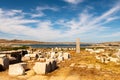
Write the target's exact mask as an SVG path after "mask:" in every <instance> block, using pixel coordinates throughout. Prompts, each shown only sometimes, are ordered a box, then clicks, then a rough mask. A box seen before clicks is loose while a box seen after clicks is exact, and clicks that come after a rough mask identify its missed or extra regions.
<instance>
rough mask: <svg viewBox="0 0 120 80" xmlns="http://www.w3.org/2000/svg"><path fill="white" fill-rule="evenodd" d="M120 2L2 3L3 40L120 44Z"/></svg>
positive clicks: (0, 25)
mask: <svg viewBox="0 0 120 80" xmlns="http://www.w3.org/2000/svg"><path fill="white" fill-rule="evenodd" d="M119 5H120V0H29V1H28V0H0V38H4V39H22V40H36V41H70V42H71V41H75V39H76V38H80V39H81V41H82V42H107V41H120V6H119Z"/></svg>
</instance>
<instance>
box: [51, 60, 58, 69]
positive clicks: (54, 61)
mask: <svg viewBox="0 0 120 80" xmlns="http://www.w3.org/2000/svg"><path fill="white" fill-rule="evenodd" d="M50 62H51V65H52V66H51V70H52V71H54V70H55V69H56V68H57V62H56V60H55V59H50Z"/></svg>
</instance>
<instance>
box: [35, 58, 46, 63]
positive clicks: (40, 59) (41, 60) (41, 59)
mask: <svg viewBox="0 0 120 80" xmlns="http://www.w3.org/2000/svg"><path fill="white" fill-rule="evenodd" d="M37 60H38V61H40V62H45V61H46V59H45V58H38V59H37Z"/></svg>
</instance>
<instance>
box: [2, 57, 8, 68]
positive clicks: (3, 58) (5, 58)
mask: <svg viewBox="0 0 120 80" xmlns="http://www.w3.org/2000/svg"><path fill="white" fill-rule="evenodd" d="M0 64H1V65H2V67H3V69H8V67H9V59H8V58H7V57H2V58H0Z"/></svg>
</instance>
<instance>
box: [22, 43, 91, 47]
mask: <svg viewBox="0 0 120 80" xmlns="http://www.w3.org/2000/svg"><path fill="white" fill-rule="evenodd" d="M22 46H30V47H32V48H55V47H58V48H75V47H76V45H75V44H26V45H22ZM80 46H81V48H85V47H88V46H91V45H90V44H80Z"/></svg>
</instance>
